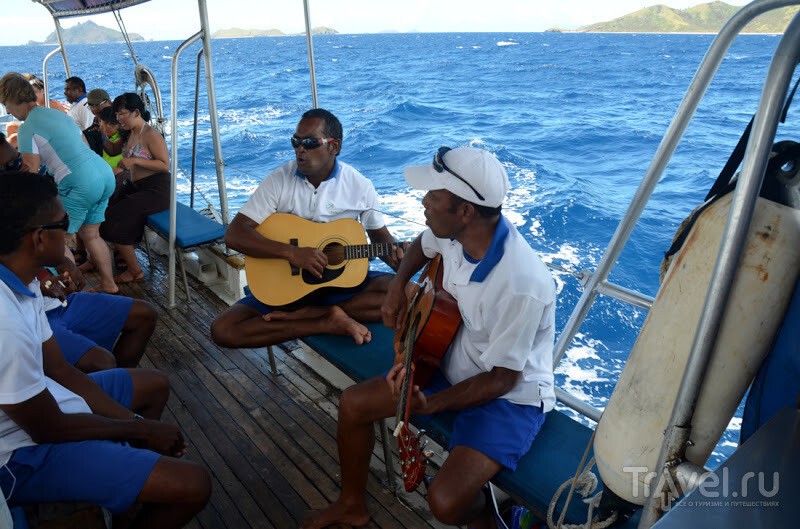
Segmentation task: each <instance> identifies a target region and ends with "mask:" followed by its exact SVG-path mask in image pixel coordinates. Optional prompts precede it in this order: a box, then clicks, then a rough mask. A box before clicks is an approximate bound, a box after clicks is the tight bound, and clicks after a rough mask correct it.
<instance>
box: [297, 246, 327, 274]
mask: <svg viewBox="0 0 800 529" xmlns="http://www.w3.org/2000/svg"><path fill="white" fill-rule="evenodd" d="M289 262H290V263H291V264H292V265H293V266H296V267H298V268H302V269H303V270H307V271H308V272H310V273H312V274H313V275H314V277H317V278H319V277H322V272H323V271H324V270H325V267H326V266H328V256H327V255H325V253H324V252H322V250H319V249H317V248H300V247H297V246H292V252H291V257H290V258H289Z"/></svg>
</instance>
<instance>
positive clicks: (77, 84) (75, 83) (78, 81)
mask: <svg viewBox="0 0 800 529" xmlns="http://www.w3.org/2000/svg"><path fill="white" fill-rule="evenodd" d="M64 82H65V83H67V84H71V85H73V86H75V87H77V88H80V89H81V92H83V93H84V94H85V93H86V83H84V82H83V79H81V78H80V77H69V78H68V79H67V80H66V81H64Z"/></svg>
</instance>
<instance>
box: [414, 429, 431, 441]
mask: <svg viewBox="0 0 800 529" xmlns="http://www.w3.org/2000/svg"><path fill="white" fill-rule="evenodd" d="M426 435H428V432H427V431H425V430H424V429H423V430H420V431H418V432H417V437H418V438H419V439H422V438H423V437H425V436H426Z"/></svg>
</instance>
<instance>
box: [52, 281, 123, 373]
mask: <svg viewBox="0 0 800 529" xmlns="http://www.w3.org/2000/svg"><path fill="white" fill-rule="evenodd" d="M132 304H133V299H131V298H128V297H125V296H114V295H111V294H103V293H88V292H76V293H75V294H70V295H69V296H68V297H67V306H66V307H57V308H55V309H52V310H48V311H47V321H49V322H50V328H51V329H53V336H54V337H55V339H56V342H58V346H59V347H60V348H61V352H62V353H63V354H64V358H66V359H67V362H69V363H70V364H72V365H75V364H76V363H77V362H78V360H80V358H81V357H82V356H83V355H84V354H86V351H88V350H89V349H91V348H92V347H94V346H95V345H99V346H100V347H102V348H103V349H105V350H107V351H111V350H112V349H113V348H114V343H115V342H116V341H117V338H118V337H119V334H120V333H121V332H122V327H123V326H124V325H125V322H126V321H127V320H128V316H129V315H130V313H131V305H132Z"/></svg>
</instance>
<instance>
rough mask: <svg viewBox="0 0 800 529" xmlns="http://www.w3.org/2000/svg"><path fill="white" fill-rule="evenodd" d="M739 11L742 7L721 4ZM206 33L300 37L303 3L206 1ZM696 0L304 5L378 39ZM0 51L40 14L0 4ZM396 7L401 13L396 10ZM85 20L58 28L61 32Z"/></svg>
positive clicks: (129, 17) (162, 6) (176, 26)
mask: <svg viewBox="0 0 800 529" xmlns="http://www.w3.org/2000/svg"><path fill="white" fill-rule="evenodd" d="M726 1H727V3H729V4H732V5H743V4H745V3H746V2H745V0H726ZM206 3H207V6H208V18H209V23H210V25H211V30H212V31H216V30H219V29H227V28H231V27H238V28H246V29H273V28H274V29H279V30H281V31H283V32H284V33H300V32H302V31H303V30H304V24H305V21H304V15H303V2H302V0H207V1H206ZM700 3H704V2H703V0H661V1H659V0H557V1H551V0H404V1H403V2H395V1H391V2H390V1H387V0H310V2H309V4H310V10H311V24H312V26H328V27H331V28H334V29H335V30H337V31H338V32H339V33H376V32H384V31H399V32H410V31H421V32H454V31H459V32H462V31H488V32H504V31H508V32H525V31H544V30H545V29H548V28H552V27H559V28H563V29H575V28H577V27H579V26H584V25H587V24H592V23H595V22H603V21H607V20H612V19H614V18H617V17H620V16H622V15H625V14H628V13H631V12H633V11H637V10H639V9H642V8H644V7H648V6H651V5H656V4H666V5H668V6H669V7H673V8H676V9H684V8H686V7H691V6H693V5H697V4H700ZM2 4H3V16H2V22H3V23H2V27H3V30H2V31H0V45H19V44H25V43H27V42H28V41H30V40H34V41H43V40H44V39H45V38H46V37H47V35H48V34H50V33H51V32H52V31H53V29H54V27H53V23H52V21H51V19H50V16H49V15H48V13H47V10H46V9H45V8H44V7H42V6H41V5H39V4H35V3H33V2H32V1H31V0H2ZM400 6H402V7H400ZM122 19H123V22H124V23H125V26H126V27H127V29H128V31H129V32H131V33H138V34H140V35H142V36H143V37H144V38H145V39H148V40H150V39H153V40H185V39H186V38H188V37H190V36H191V35H193V34H194V33H196V32H197V30H198V29H199V28H200V23H199V18H198V16H197V1H196V0H152V1H151V2H148V3H145V4H143V5H141V6H136V7H132V8H129V9H126V10H124V11H122ZM85 20H88V19H87V18H84V17H78V18H70V19H65V20H63V21H62V26H63V27H65V28H67V27H71V26H74V25H75V24H77V23H78V22H82V21H85ZM92 20H93V21H94V22H96V23H98V24H100V25H102V26H106V27H111V28H115V29H116V28H117V23H116V20H115V19H114V17H113V15H110V14H108V15H102V16H96V17H93V18H92Z"/></svg>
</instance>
